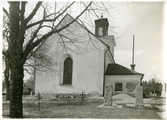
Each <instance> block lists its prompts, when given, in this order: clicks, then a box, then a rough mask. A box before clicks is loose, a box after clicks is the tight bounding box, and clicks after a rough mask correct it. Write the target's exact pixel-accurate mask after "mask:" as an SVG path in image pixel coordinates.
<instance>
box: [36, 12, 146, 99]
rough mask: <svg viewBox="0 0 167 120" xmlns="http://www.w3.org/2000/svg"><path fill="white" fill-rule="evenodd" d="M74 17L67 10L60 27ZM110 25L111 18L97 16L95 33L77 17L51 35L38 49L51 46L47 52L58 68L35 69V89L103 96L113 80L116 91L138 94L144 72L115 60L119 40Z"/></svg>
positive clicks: (47, 92) (116, 92) (50, 92)
mask: <svg viewBox="0 0 167 120" xmlns="http://www.w3.org/2000/svg"><path fill="white" fill-rule="evenodd" d="M73 20H74V18H73V17H72V16H71V15H69V14H66V15H65V16H64V17H63V18H62V20H61V21H60V22H59V23H58V25H57V26H56V28H57V29H59V28H61V27H63V26H65V25H67V24H68V23H70V22H71V21H73ZM108 27H109V22H108V19H107V18H101V19H98V20H95V34H94V33H92V32H91V31H89V30H88V29H87V28H86V27H85V26H84V25H82V24H81V23H80V22H78V21H75V22H73V23H72V24H70V25H69V26H68V27H66V28H65V29H63V30H62V31H61V32H59V33H55V34H53V35H52V36H50V37H49V38H48V39H47V40H46V41H45V43H44V44H43V45H42V46H41V48H40V49H39V50H38V52H43V51H42V48H44V47H46V46H48V49H47V50H45V52H44V54H47V55H49V56H50V57H51V58H52V59H53V61H54V63H55V64H54V65H53V66H52V69H54V71H55V72H52V73H50V72H49V71H48V72H47V71H46V72H41V71H38V70H35V71H36V72H35V93H38V92H39V93H41V94H56V95H80V94H81V93H84V94H85V95H89V96H103V95H104V92H105V86H106V85H107V84H112V85H113V93H114V94H119V93H127V94H131V95H134V94H135V87H136V86H137V85H141V81H142V78H143V76H144V75H143V74H142V73H138V72H136V71H134V69H132V70H131V69H128V68H126V67H124V66H122V65H119V64H117V63H116V62H115V60H114V47H115V46H116V43H115V38H114V36H113V35H108Z"/></svg>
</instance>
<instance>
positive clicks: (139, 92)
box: [135, 85, 143, 106]
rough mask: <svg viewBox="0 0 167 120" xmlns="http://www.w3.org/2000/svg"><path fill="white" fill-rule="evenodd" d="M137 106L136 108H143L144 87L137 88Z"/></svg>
mask: <svg viewBox="0 0 167 120" xmlns="http://www.w3.org/2000/svg"><path fill="white" fill-rule="evenodd" d="M135 99H136V101H135V105H136V106H143V88H142V86H138V85H137V86H136V89H135Z"/></svg>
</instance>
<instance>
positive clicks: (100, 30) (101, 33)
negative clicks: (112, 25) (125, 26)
mask: <svg viewBox="0 0 167 120" xmlns="http://www.w3.org/2000/svg"><path fill="white" fill-rule="evenodd" d="M102 35H103V28H102V27H99V30H98V36H102Z"/></svg>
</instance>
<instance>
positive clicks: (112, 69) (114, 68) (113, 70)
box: [106, 63, 144, 75]
mask: <svg viewBox="0 0 167 120" xmlns="http://www.w3.org/2000/svg"><path fill="white" fill-rule="evenodd" d="M106 75H144V74H142V73H138V72H136V71H133V70H131V69H128V68H126V67H124V66H122V65H119V64H116V63H113V64H108V67H107V70H106Z"/></svg>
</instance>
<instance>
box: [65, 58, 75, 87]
mask: <svg viewBox="0 0 167 120" xmlns="http://www.w3.org/2000/svg"><path fill="white" fill-rule="evenodd" d="M72 70H73V61H72V59H71V58H70V57H67V58H66V59H65V61H64V73H63V84H72Z"/></svg>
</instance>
